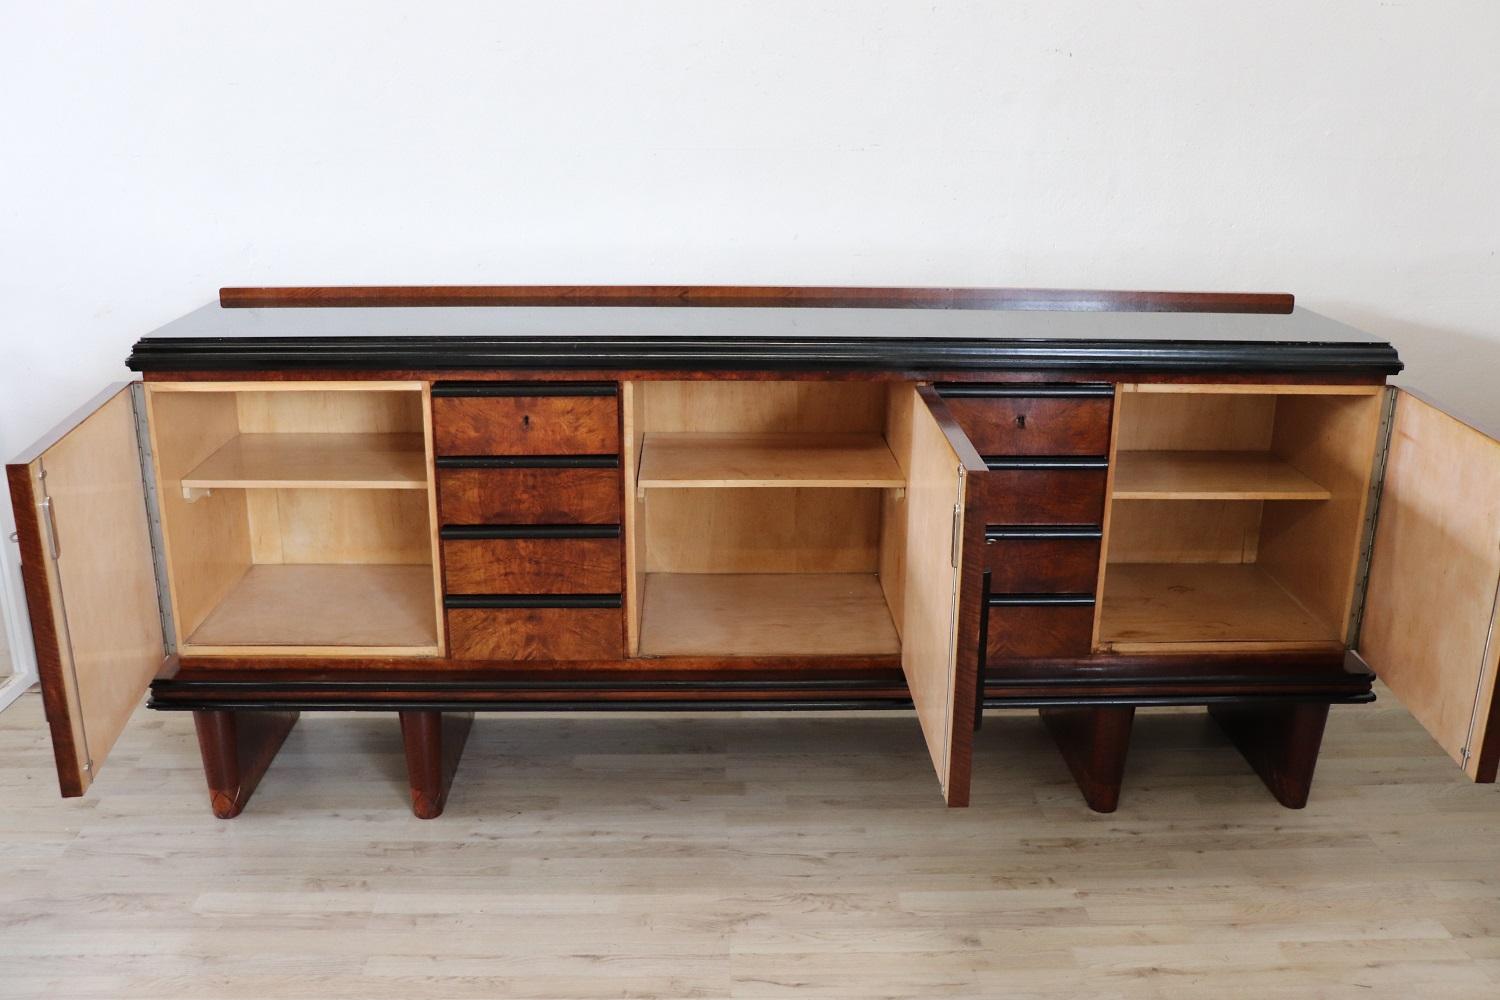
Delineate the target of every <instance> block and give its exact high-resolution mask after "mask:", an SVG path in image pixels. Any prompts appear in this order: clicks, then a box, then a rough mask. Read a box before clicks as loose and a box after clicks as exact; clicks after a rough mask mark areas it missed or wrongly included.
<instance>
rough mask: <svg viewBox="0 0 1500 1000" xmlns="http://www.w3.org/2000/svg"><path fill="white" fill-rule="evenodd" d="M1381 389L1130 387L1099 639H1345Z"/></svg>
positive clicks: (1120, 434)
mask: <svg viewBox="0 0 1500 1000" xmlns="http://www.w3.org/2000/svg"><path fill="white" fill-rule="evenodd" d="M1381 393H1382V390H1381V389H1380V388H1379V387H1365V386H1350V387H1303V386H1285V387H1271V386H1256V387H1224V386H1219V387H1212V386H1185V385H1142V386H1124V387H1122V389H1121V392H1120V394H1119V397H1118V404H1117V410H1116V416H1115V419H1116V421H1117V427H1116V446H1115V455H1114V463H1113V472H1112V477H1111V489H1110V497H1111V499H1110V509H1109V515H1108V523H1107V526H1106V537H1107V542H1106V552H1107V555H1106V560H1107V564H1106V567H1105V572H1104V581H1103V590H1102V595H1101V601H1100V608H1099V615H1098V623H1097V627H1098V640H1099V643H1098V644H1099V646H1100V648H1102V649H1111V650H1115V651H1118V652H1130V651H1152V650H1167V649H1172V648H1175V647H1185V648H1190V649H1205V648H1211V647H1214V646H1223V647H1225V648H1227V649H1234V648H1257V649H1271V648H1322V647H1325V646H1337V645H1341V644H1342V642H1343V640H1344V637H1345V631H1346V628H1347V622H1348V618H1349V613H1350V608H1351V605H1352V602H1353V598H1354V587H1355V577H1356V573H1357V564H1358V558H1359V548H1360V541H1361V537H1362V532H1363V529H1364V520H1365V509H1366V503H1367V499H1368V496H1369V488H1370V477H1371V474H1372V469H1373V464H1374V462H1373V458H1374V453H1375V444H1376V438H1377V435H1378V433H1379V427H1380V411H1381V399H1382V396H1381Z"/></svg>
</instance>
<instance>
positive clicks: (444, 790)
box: [401, 711, 474, 819]
mask: <svg viewBox="0 0 1500 1000" xmlns="http://www.w3.org/2000/svg"><path fill="white" fill-rule="evenodd" d="M473 723H474V713H473V712H432V711H410V712H402V713H401V742H402V745H403V746H404V747H405V748H406V776H407V779H408V781H409V782H410V784H411V811H412V812H413V813H414V814H415V815H416V816H417V818H419V819H436V818H437V817H439V816H441V815H442V814H443V806H444V805H446V804H447V802H448V789H449V787H450V786H451V785H452V784H453V774H454V772H456V771H457V770H458V760H459V758H460V757H462V756H463V752H464V743H465V742H467V741H468V739H469V727H470V726H472V725H473Z"/></svg>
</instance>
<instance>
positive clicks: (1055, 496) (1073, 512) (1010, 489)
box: [969, 457, 1109, 525]
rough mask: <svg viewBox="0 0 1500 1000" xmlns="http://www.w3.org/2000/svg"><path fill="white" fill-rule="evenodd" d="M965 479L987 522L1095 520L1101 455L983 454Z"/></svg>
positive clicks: (1104, 467) (1104, 464) (1099, 517)
mask: <svg viewBox="0 0 1500 1000" xmlns="http://www.w3.org/2000/svg"><path fill="white" fill-rule="evenodd" d="M985 464H986V465H987V466H988V467H989V471H988V472H984V473H980V474H976V475H975V476H974V478H973V480H972V481H971V484H970V487H969V488H970V490H971V491H972V493H973V495H974V498H975V502H976V503H977V504H978V505H979V506H978V510H979V512H980V514H981V515H982V516H983V517H984V519H985V522H986V523H988V524H1091V525H1093V524H1101V523H1103V520H1104V486H1105V480H1106V477H1107V475H1108V472H1109V460H1108V459H1105V458H1066V457H1060V458H1048V459H1029V458H1015V459H987V460H986V463H985Z"/></svg>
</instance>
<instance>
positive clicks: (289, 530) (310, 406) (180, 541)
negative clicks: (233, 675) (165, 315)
mask: <svg viewBox="0 0 1500 1000" xmlns="http://www.w3.org/2000/svg"><path fill="white" fill-rule="evenodd" d="M148 398H149V400H150V406H151V414H152V420H151V426H152V434H153V453H154V455H155V459H156V470H157V486H158V495H159V497H160V501H161V507H162V524H163V535H164V543H165V548H166V558H167V563H168V567H169V572H168V576H169V583H170V590H171V594H172V599H173V602H174V606H175V611H176V614H175V619H176V622H175V624H176V626H177V630H178V642H179V644H180V645H181V646H182V647H183V649H184V651H186V652H192V653H214V652H229V651H238V650H241V649H253V648H254V647H257V646H275V647H277V648H278V649H279V650H280V651H282V652H307V653H312V652H326V651H329V650H331V651H333V652H337V651H338V649H339V648H347V649H349V650H350V651H351V652H355V651H357V652H359V653H362V654H366V653H370V652H371V651H374V650H381V649H387V648H389V649H397V650H401V651H403V652H407V653H415V654H425V653H427V652H436V650H437V648H438V646H439V645H440V643H439V640H438V628H437V626H438V620H439V619H438V596H437V594H438V589H437V588H438V581H437V576H436V571H435V565H436V563H435V558H434V545H435V539H434V526H433V518H432V495H431V494H432V484H431V483H430V481H429V474H428V468H429V445H428V430H427V427H426V419H425V414H426V408H425V406H424V405H423V391H422V388H421V386H420V385H419V384H417V383H409V384H408V383H400V384H392V383H382V384H380V385H378V386H375V387H369V386H368V384H366V385H361V386H359V387H357V388H356V387H350V386H345V387H328V386H326V385H323V386H319V385H316V384H309V385H308V386H299V385H287V386H278V387H277V388H275V389H265V388H264V387H261V386H256V385H253V384H245V385H239V384H231V385H224V384H215V385H213V386H212V387H206V386H204V385H202V384H198V385H191V384H181V385H178V384H169V383H156V384H153V385H151V386H150V387H149V388H148ZM419 580H422V581H425V583H423V584H422V585H421V586H418V585H417V582H418V581H419ZM277 586H281V587H282V589H283V590H284V594H283V595H282V596H277V594H276V593H275V591H276V589H277ZM339 602H344V603H345V604H347V606H348V607H349V608H350V609H351V610H350V612H349V613H347V614H341V613H340V612H339V611H338V609H337V605H338V604H339ZM360 608H364V609H365V610H364V611H359V610H358V609H360ZM371 608H380V609H381V613H380V614H378V615H371V614H369V609H371ZM314 616H322V617H324V618H326V622H325V623H324V624H322V625H319V624H317V623H316V622H314V621H313V617H314ZM360 622H364V623H366V627H365V628H363V629H362V628H360V627H359V623H360Z"/></svg>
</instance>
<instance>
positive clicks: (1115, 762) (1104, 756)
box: [1041, 705, 1328, 813]
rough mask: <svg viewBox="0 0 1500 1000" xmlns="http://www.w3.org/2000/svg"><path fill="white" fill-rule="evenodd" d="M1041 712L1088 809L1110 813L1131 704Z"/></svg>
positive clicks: (1121, 771)
mask: <svg viewBox="0 0 1500 1000" xmlns="http://www.w3.org/2000/svg"><path fill="white" fill-rule="evenodd" d="M1323 708H1324V711H1327V709H1328V706H1326V705H1325V706H1323ZM1041 714H1042V721H1043V722H1045V723H1046V724H1047V731H1048V732H1049V733H1051V734H1052V739H1053V741H1054V742H1056V743H1057V749H1058V750H1060V751H1061V752H1062V755H1063V760H1065V761H1066V762H1067V764H1068V770H1069V771H1070V772H1072V775H1073V780H1074V781H1075V782H1077V784H1078V790H1079V791H1081V792H1082V793H1083V798H1084V801H1085V802H1087V803H1088V805H1089V808H1090V809H1092V810H1094V812H1101V813H1112V812H1114V811H1115V809H1117V808H1118V807H1119V805H1120V786H1121V784H1122V783H1123V782H1124V778H1125V756H1126V752H1127V751H1128V750H1129V749H1130V731H1131V727H1132V724H1133V723H1134V722H1135V706H1134V705H1123V706H1110V707H1104V708H1044V709H1042V710H1041Z"/></svg>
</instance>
